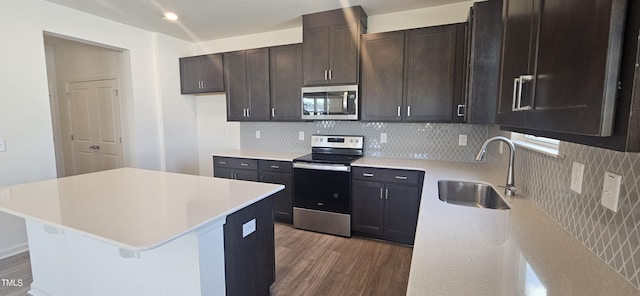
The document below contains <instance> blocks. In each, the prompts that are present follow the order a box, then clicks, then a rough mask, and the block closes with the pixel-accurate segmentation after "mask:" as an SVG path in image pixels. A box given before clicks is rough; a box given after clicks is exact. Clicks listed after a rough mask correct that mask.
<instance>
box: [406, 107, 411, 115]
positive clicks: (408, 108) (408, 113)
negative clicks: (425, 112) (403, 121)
mask: <svg viewBox="0 0 640 296" xmlns="http://www.w3.org/2000/svg"><path fill="white" fill-rule="evenodd" d="M407 117H411V106H407Z"/></svg>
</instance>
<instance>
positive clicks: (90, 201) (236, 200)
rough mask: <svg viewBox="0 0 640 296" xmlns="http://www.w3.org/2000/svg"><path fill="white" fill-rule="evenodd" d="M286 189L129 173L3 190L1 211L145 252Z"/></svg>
mask: <svg viewBox="0 0 640 296" xmlns="http://www.w3.org/2000/svg"><path fill="white" fill-rule="evenodd" d="M283 188H284V186H282V185H274V184H266V183H256V182H246V181H237V180H228V179H220V178H211V177H201V176H193V175H184V174H176V173H166V172H158V171H149V170H142V169H134V168H123V169H116V170H110V171H103V172H98V173H91V174H84V175H78V176H73V177H66V178H60V179H52V180H45V181H40V182H34V183H28V184H21V185H15V186H10V187H4V188H0V211H2V212H6V213H9V214H13V215H16V216H19V217H22V218H25V219H33V220H36V221H40V222H43V223H45V224H47V225H51V226H53V227H56V228H59V229H62V230H63V231H64V230H70V231H76V232H79V233H81V234H84V235H86V236H90V237H93V238H95V239H98V240H101V241H104V242H107V243H110V244H113V245H116V246H119V247H121V248H125V249H129V250H132V251H143V250H148V249H153V248H156V247H158V246H161V245H163V244H165V243H167V242H169V241H171V240H173V239H175V238H177V237H179V236H181V235H183V234H186V233H188V232H191V231H194V230H196V229H198V228H199V227H202V226H205V225H206V224H208V223H210V222H212V221H214V220H218V219H224V218H225V217H226V216H227V215H228V214H231V213H233V212H236V211H237V210H239V209H242V208H244V207H246V206H248V205H250V204H252V203H254V202H256V201H259V200H261V199H263V198H265V197H268V196H270V195H272V194H273V193H276V192H278V191H280V190H282V189H283Z"/></svg>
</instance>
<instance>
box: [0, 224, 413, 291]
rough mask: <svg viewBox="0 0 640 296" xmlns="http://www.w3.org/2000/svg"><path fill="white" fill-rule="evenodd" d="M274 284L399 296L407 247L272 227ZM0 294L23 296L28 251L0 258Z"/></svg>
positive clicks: (27, 275) (28, 269)
mask: <svg viewBox="0 0 640 296" xmlns="http://www.w3.org/2000/svg"><path fill="white" fill-rule="evenodd" d="M275 234H276V283H275V284H274V285H273V286H272V288H271V295H274V296H276V295H281V296H289V295H332V296H333V295H349V296H351V295H405V294H406V290H407V280H408V278H409V266H410V264H411V252H412V250H413V249H412V248H411V247H406V246H400V245H396V244H390V243H385V242H380V241H375V240H369V239H364V238H359V237H353V238H350V239H349V238H343V237H338V236H333V235H325V234H320V233H315V232H310V231H304V230H299V229H295V228H293V227H291V226H290V225H287V224H279V223H278V224H276V226H275ZM0 279H15V280H18V279H22V281H23V286H22V287H8V286H3V285H2V282H0V295H1V296H23V295H28V294H27V292H28V291H29V286H30V284H31V282H32V277H31V264H30V261H29V253H28V252H27V253H22V254H18V255H16V256H13V257H9V258H6V259H3V260H0Z"/></svg>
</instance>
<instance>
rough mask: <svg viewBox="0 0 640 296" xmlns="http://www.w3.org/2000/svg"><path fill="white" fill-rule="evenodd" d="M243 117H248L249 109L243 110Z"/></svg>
mask: <svg viewBox="0 0 640 296" xmlns="http://www.w3.org/2000/svg"><path fill="white" fill-rule="evenodd" d="M242 117H247V109H242Z"/></svg>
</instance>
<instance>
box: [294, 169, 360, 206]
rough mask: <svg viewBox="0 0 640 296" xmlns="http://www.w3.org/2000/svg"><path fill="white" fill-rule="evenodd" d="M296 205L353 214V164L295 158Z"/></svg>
mask: <svg viewBox="0 0 640 296" xmlns="http://www.w3.org/2000/svg"><path fill="white" fill-rule="evenodd" d="M293 182H294V185H293V191H294V194H293V196H294V197H293V206H294V207H298V208H305V209H313V210H318V211H326V212H334V213H341V214H351V167H349V166H347V165H337V164H315V163H304V162H295V163H294V164H293Z"/></svg>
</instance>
